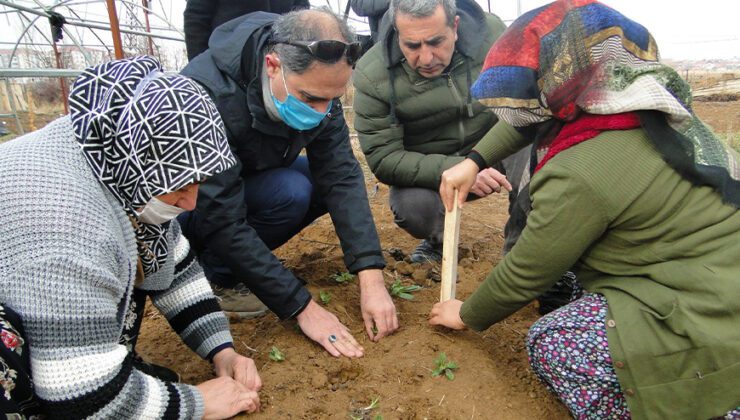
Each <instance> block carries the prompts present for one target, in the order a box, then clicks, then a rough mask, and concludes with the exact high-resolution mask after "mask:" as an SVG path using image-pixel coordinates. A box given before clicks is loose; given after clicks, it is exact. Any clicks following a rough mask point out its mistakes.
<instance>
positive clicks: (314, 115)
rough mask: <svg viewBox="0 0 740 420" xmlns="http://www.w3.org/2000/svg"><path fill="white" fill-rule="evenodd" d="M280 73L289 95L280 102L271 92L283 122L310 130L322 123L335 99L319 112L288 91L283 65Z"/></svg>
mask: <svg viewBox="0 0 740 420" xmlns="http://www.w3.org/2000/svg"><path fill="white" fill-rule="evenodd" d="M280 75H281V76H282V78H283V86H285V93H286V94H287V95H288V96H287V97H286V98H285V102H280V101H279V100H278V99H277V98H276V97H275V95H273V94H272V92H270V95H271V96H272V102H274V103H275V108H277V111H278V114H279V115H280V118H281V119H282V120H283V122H285V123H286V124H288V125H289V126H290V127H292V128H295V129H296V130H301V131H304V130H310V129H312V128H314V127H316V126H318V125H319V124H320V123H321V120H323V119H324V117H326V114H328V113H329V110H330V109H331V105H332V102H333V101H329V106H327V107H326V111H324V112H318V111H316V110H314V109H313V108H311V107H310V106H308V105H307V104H305V103H304V102H302V101H301V100H300V99H298V98H296V97H295V96H293V95H291V94H290V92H288V85H287V84H286V83H285V70H284V69H283V68H282V67H281V68H280ZM270 90H272V89H270Z"/></svg>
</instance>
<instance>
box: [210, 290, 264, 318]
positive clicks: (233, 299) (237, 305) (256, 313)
mask: <svg viewBox="0 0 740 420" xmlns="http://www.w3.org/2000/svg"><path fill="white" fill-rule="evenodd" d="M211 288H212V289H213V294H214V295H216V299H218V303H219V305H221V310H223V311H224V312H226V313H227V314H230V315H234V316H237V317H239V318H241V319H252V318H257V317H260V316H262V315H264V314H265V313H266V312H267V306H265V304H264V303H262V301H261V300H259V298H257V296H255V295H254V293H252V291H251V290H249V289H248V288H247V286H245V285H244V283H237V284H236V286H235V287H234V288H233V289H229V288H226V287H221V286H217V285H215V284H213V283H211Z"/></svg>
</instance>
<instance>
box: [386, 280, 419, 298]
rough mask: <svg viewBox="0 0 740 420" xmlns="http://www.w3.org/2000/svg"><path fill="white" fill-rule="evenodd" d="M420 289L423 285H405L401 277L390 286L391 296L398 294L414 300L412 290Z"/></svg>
mask: <svg viewBox="0 0 740 420" xmlns="http://www.w3.org/2000/svg"><path fill="white" fill-rule="evenodd" d="M418 290H421V286H419V285H418V284H413V285H411V286H405V285H404V284H403V283H401V279H397V280H396V281H395V282H394V283H393V284H392V285H391V288H390V293H391V296H398V297H400V298H401V299H406V300H412V299H414V295H412V294H411V293H412V292H416V291H418Z"/></svg>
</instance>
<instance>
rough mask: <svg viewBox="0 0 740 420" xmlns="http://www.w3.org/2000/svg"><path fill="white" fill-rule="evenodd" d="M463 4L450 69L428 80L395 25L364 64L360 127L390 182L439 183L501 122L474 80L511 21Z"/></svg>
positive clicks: (359, 83) (359, 78) (358, 80)
mask: <svg viewBox="0 0 740 420" xmlns="http://www.w3.org/2000/svg"><path fill="white" fill-rule="evenodd" d="M457 4H458V15H459V16H460V18H461V19H460V24H459V26H458V40H457V43H456V50H455V53H454V55H453V57H452V62H451V63H450V66H449V68H448V70H447V73H445V74H443V75H441V76H438V77H435V78H431V79H427V78H424V77H422V76H421V75H419V74H418V73H417V72H416V71H415V70H412V69H411V67H409V65H408V63H406V61H405V59H404V58H403V55H402V54H401V52H400V48H399V47H398V37H397V36H396V34H395V30H394V29H393V28H392V27H390V28H386V32H385V33H384V34H383V36H382V39H381V42H378V43H377V44H375V46H373V47H372V48H371V49H370V50H369V51H368V52H367V53H366V54H365V55H364V56H363V57H362V58H361V59H360V61H359V62H358V63H357V68H356V69H355V72H354V75H353V80H354V86H355V100H354V110H355V130H357V134H358V136H359V139H360V145H361V146H362V151H363V152H364V153H365V157H366V158H367V163H368V165H369V166H370V169H371V170H372V171H373V173H374V174H375V176H376V177H377V178H378V180H380V181H381V182H383V183H386V184H388V185H396V186H405V187H409V186H414V187H425V188H433V189H436V188H438V187H439V179H440V175H441V174H442V171H444V170H445V169H447V168H449V167H451V166H453V165H455V164H457V163H459V162H461V161H462V160H463V159H464V157H465V155H466V154H467V153H468V152H469V151H470V150H471V149H472V148H473V146H474V145H475V144H476V143H477V142H478V140H480V138H481V137H483V135H484V134H485V133H486V132H487V131H488V130H489V129H490V128H491V127H492V126H493V124H495V122H496V117H495V115H494V114H493V113H491V112H490V111H489V110H487V109H485V108H484V107H483V105H481V104H480V103H479V102H478V101H475V100H473V99H472V98H471V95H470V85H471V84H472V82H473V81H475V79H476V78H477V77H478V74H479V73H480V69H481V66H482V65H483V60H484V59H485V56H486V54H487V53H488V49H489V48H490V46H491V44H493V41H494V40H496V38H498V37H499V35H501V33H502V32H503V31H504V29H505V25H504V23H503V22H502V21H501V20H500V19H499V18H498V17H496V16H494V15H491V14H487V13H484V12H483V10H482V9H480V7H479V6H478V5H477V4H475V3H472V2H469V1H468V0H458V2H457ZM387 45H390V48H386V46H387ZM388 63H391V64H390V66H389V65H388ZM389 67H390V68H389ZM391 80H393V81H394V82H393V86H394V89H393V90H394V91H393V92H392V91H391ZM393 94H395V100H394V99H392V98H394V95H393ZM391 105H393V106H391Z"/></svg>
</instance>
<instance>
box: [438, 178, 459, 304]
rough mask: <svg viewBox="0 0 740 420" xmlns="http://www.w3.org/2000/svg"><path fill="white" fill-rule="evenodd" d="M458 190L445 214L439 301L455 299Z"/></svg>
mask: <svg viewBox="0 0 740 420" xmlns="http://www.w3.org/2000/svg"><path fill="white" fill-rule="evenodd" d="M457 195H458V190H457V189H455V193H454V196H455V205H454V206H453V207H452V210H450V211H448V212H446V213H445V232H444V242H443V243H442V288H441V290H440V293H439V301H440V302H444V301H446V300H450V299H454V298H455V284H456V283H457V243H458V242H459V241H460V212H462V210H461V209H460V207H459V206H458V205H457Z"/></svg>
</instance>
